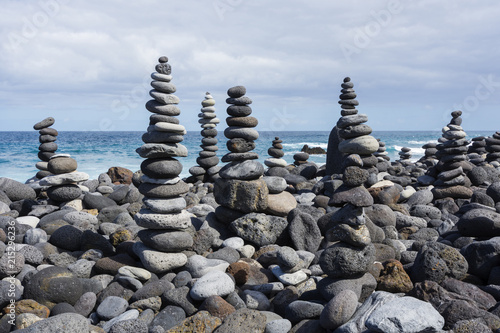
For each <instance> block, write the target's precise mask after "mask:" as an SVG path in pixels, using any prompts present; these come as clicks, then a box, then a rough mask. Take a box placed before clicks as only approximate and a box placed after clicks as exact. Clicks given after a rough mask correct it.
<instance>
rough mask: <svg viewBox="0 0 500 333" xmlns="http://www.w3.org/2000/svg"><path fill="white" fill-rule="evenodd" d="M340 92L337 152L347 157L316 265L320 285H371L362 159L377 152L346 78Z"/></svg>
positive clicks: (372, 257) (370, 247)
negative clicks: (341, 281)
mask: <svg viewBox="0 0 500 333" xmlns="http://www.w3.org/2000/svg"><path fill="white" fill-rule="evenodd" d="M341 92H342V94H341V95H340V99H341V100H340V101H339V103H340V104H341V106H342V111H341V115H342V117H341V118H340V120H339V121H338V123H337V127H338V128H339V135H340V137H341V138H343V139H344V141H341V142H340V144H339V151H340V152H342V153H343V154H346V155H345V157H344V163H343V168H344V169H343V178H342V180H343V184H342V185H341V186H340V187H339V188H338V189H337V190H335V192H334V193H333V195H332V197H331V199H330V201H329V203H328V204H329V205H330V206H334V207H338V208H337V211H336V212H335V213H334V214H333V215H331V217H330V219H329V220H328V223H327V225H326V226H324V227H323V230H324V231H325V238H326V240H327V241H328V242H329V243H328V245H329V246H328V247H327V248H326V249H325V250H324V251H323V252H322V254H321V256H320V259H319V264H320V266H321V269H322V270H323V272H324V273H325V274H327V275H328V278H325V279H323V280H322V281H321V282H320V283H321V284H324V285H325V286H327V285H330V284H334V283H335V281H338V279H353V280H357V279H362V280H363V281H358V282H355V283H361V284H365V283H368V284H369V285H373V284H374V283H373V282H374V278H373V277H370V274H369V273H368V270H369V269H370V268H371V266H372V265H373V262H374V260H375V248H374V245H373V244H372V240H371V237H370V232H369V229H368V227H367V226H366V223H367V220H368V217H366V215H365V213H364V208H365V207H370V206H372V205H373V197H372V196H371V195H370V193H369V192H368V190H367V189H366V188H365V187H364V186H363V185H364V184H365V182H366V181H367V180H368V177H369V172H368V171H367V170H365V169H363V168H362V166H363V158H362V157H361V156H372V155H371V154H372V153H374V152H376V151H377V150H378V149H379V142H378V141H377V140H376V139H375V138H373V137H372V136H369V134H370V133H371V128H370V127H369V126H367V125H362V124H363V123H364V122H366V121H367V116H366V115H358V114H357V113H358V111H357V110H356V109H355V107H356V105H358V102H357V101H356V100H355V99H354V98H355V97H356V94H355V93H354V90H353V83H352V82H350V79H349V78H345V79H344V82H343V83H342V91H341ZM375 159H377V158H375ZM377 161H378V160H377ZM370 279H371V280H370ZM367 280H370V281H367ZM375 285H376V282H375ZM373 288H374V287H373ZM327 289H328V288H327ZM324 296H326V297H328V296H327V295H324ZM330 298H331V296H330Z"/></svg>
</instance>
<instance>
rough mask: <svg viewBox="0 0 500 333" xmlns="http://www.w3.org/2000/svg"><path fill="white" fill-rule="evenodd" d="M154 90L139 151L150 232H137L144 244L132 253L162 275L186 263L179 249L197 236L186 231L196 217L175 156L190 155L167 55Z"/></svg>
mask: <svg viewBox="0 0 500 333" xmlns="http://www.w3.org/2000/svg"><path fill="white" fill-rule="evenodd" d="M151 78H152V79H153V81H152V82H151V86H152V87H153V88H154V89H153V90H151V91H150V92H149V94H150V95H151V97H153V99H152V100H150V101H148V102H147V103H146V109H147V110H148V111H150V112H151V113H153V114H152V115H151V116H150V118H149V119H150V123H149V127H148V129H147V132H146V133H144V135H143V136H142V141H143V142H144V145H142V146H141V147H139V148H137V150H136V151H137V153H138V154H139V155H140V156H141V157H143V158H145V160H144V161H143V162H142V163H141V171H142V173H143V176H142V177H141V184H140V185H139V187H138V189H139V191H140V192H141V193H142V194H143V195H144V199H143V202H144V208H143V209H141V210H140V211H139V212H138V213H137V214H136V215H135V217H134V218H135V221H136V222H137V225H139V226H141V227H143V228H146V229H145V230H141V231H140V232H139V233H138V236H139V238H140V239H141V241H142V242H137V243H135V244H134V247H133V251H134V252H135V254H136V255H137V256H138V257H139V259H140V260H141V262H142V264H143V265H144V267H145V268H146V269H148V270H149V271H151V272H153V273H164V272H167V271H170V270H172V269H175V268H178V267H181V266H183V265H184V264H186V262H187V257H186V255H185V254H184V253H181V251H184V250H186V249H189V248H191V246H192V245H193V238H192V236H191V234H190V233H189V232H187V230H188V228H189V227H190V226H191V217H192V215H191V214H190V213H188V212H187V211H186V210H185V208H186V201H185V200H184V198H183V197H182V195H184V194H185V193H187V192H188V190H189V186H188V185H187V184H186V183H185V182H184V181H182V180H181V179H180V178H179V174H180V173H181V171H182V164H181V163H180V162H179V161H178V160H177V159H176V157H185V156H187V149H186V147H185V146H183V145H182V144H180V142H182V141H183V139H184V135H185V134H186V130H185V128H184V126H182V125H179V120H178V119H177V118H176V116H178V115H179V114H180V109H179V108H178V107H177V104H178V103H179V98H178V97H177V96H175V95H173V93H174V92H175V91H176V87H175V85H174V84H173V83H171V81H172V75H171V66H170V64H168V58H167V57H161V58H160V59H159V64H158V65H156V72H154V73H153V74H151Z"/></svg>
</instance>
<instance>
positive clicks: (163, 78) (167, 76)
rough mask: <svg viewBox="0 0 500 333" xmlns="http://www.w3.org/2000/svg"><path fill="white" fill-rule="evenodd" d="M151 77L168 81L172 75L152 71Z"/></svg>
mask: <svg viewBox="0 0 500 333" xmlns="http://www.w3.org/2000/svg"><path fill="white" fill-rule="evenodd" d="M151 78H152V79H153V80H157V81H163V82H170V81H172V75H167V74H161V73H158V72H154V73H152V74H151Z"/></svg>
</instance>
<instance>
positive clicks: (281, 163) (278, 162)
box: [264, 157, 288, 168]
mask: <svg viewBox="0 0 500 333" xmlns="http://www.w3.org/2000/svg"><path fill="white" fill-rule="evenodd" d="M264 164H265V165H266V166H268V167H270V168H272V167H286V166H287V165H288V163H286V161H285V160H284V159H282V158H273V157H271V158H268V159H266V160H265V161H264Z"/></svg>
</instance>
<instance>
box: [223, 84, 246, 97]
mask: <svg viewBox="0 0 500 333" xmlns="http://www.w3.org/2000/svg"><path fill="white" fill-rule="evenodd" d="M246 93H247V88H245V87H244V86H234V87H231V88H229V89H228V90H227V94H228V96H229V97H232V98H238V97H241V96H244V95H245V94H246Z"/></svg>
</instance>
